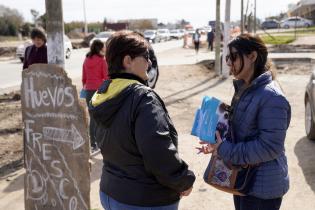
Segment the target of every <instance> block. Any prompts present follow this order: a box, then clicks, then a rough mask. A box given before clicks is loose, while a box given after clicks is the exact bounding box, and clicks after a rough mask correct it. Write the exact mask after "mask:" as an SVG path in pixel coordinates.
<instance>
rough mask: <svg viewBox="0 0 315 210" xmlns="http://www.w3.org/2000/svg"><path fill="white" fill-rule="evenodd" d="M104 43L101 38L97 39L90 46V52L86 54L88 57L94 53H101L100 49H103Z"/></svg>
mask: <svg viewBox="0 0 315 210" xmlns="http://www.w3.org/2000/svg"><path fill="white" fill-rule="evenodd" d="M103 47H104V43H103V42H102V41H101V40H99V39H95V40H94V41H93V42H92V44H91V47H90V52H88V53H87V54H86V57H92V56H93V55H100V51H101V50H102V49H103Z"/></svg>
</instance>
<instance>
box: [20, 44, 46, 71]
mask: <svg viewBox="0 0 315 210" xmlns="http://www.w3.org/2000/svg"><path fill="white" fill-rule="evenodd" d="M34 63H48V59H47V46H46V44H44V45H43V46H41V47H39V48H37V47H35V45H31V46H28V47H27V48H26V49H25V55H24V62H23V70H24V69H27V68H28V66H30V65H32V64H34Z"/></svg>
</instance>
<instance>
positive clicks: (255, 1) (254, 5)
mask: <svg viewBox="0 0 315 210" xmlns="http://www.w3.org/2000/svg"><path fill="white" fill-rule="evenodd" d="M256 21H257V19H256V0H255V3H254V34H255V35H256Z"/></svg>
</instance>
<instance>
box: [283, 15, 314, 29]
mask: <svg viewBox="0 0 315 210" xmlns="http://www.w3.org/2000/svg"><path fill="white" fill-rule="evenodd" d="M311 25H313V21H311V20H308V19H305V18H301V17H289V18H287V19H284V20H282V21H281V22H280V27H281V28H295V27H297V28H300V27H306V28H308V27H310V26H311Z"/></svg>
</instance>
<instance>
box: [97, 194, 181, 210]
mask: <svg viewBox="0 0 315 210" xmlns="http://www.w3.org/2000/svg"><path fill="white" fill-rule="evenodd" d="M100 199H101V204H102V206H103V208H104V209H105V210H177V209H178V204H179V202H176V203H174V204H171V205H168V206H154V207H142V206H133V205H127V204H123V203H120V202H118V201H116V200H114V199H113V198H111V197H109V196H108V195H107V194H106V193H104V192H102V191H100Z"/></svg>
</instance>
